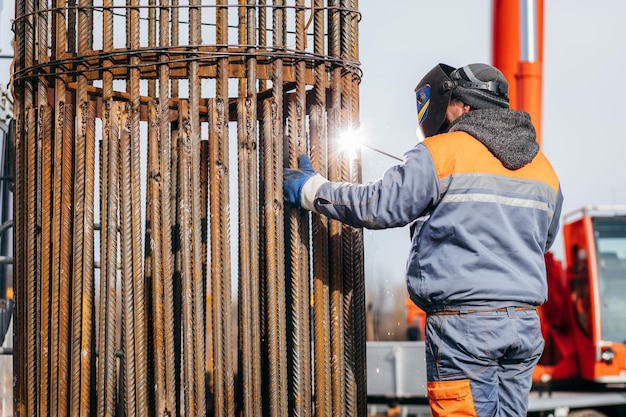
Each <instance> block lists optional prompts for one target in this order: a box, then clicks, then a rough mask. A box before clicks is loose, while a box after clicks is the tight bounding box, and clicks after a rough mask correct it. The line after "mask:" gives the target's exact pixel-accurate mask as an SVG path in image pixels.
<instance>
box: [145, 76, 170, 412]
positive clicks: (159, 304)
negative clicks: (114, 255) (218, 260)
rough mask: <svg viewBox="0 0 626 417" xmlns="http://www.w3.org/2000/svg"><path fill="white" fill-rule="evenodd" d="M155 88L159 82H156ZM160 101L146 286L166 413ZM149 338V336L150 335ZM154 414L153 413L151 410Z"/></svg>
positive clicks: (152, 152) (158, 392)
mask: <svg viewBox="0 0 626 417" xmlns="http://www.w3.org/2000/svg"><path fill="white" fill-rule="evenodd" d="M155 88H156V86H155ZM158 112H159V110H158V109H157V103H155V100H151V101H150V102H149V103H148V143H147V152H148V156H147V161H146V169H147V172H146V247H145V251H146V254H145V258H144V261H145V263H144V268H145V277H146V284H147V286H148V288H147V289H150V290H151V291H150V292H151V301H152V305H151V307H152V310H151V311H150V314H149V315H148V322H149V323H152V326H151V327H149V328H148V329H147V330H148V331H149V332H151V333H149V334H150V336H151V340H152V341H153V343H152V344H151V349H150V352H151V353H152V357H153V358H154V364H153V368H152V370H153V373H152V378H151V380H152V381H151V382H153V383H154V392H150V391H149V392H148V395H149V399H150V401H149V402H150V404H151V406H153V407H154V410H156V413H157V415H159V414H160V415H162V414H163V399H164V398H165V382H164V379H165V366H164V359H165V353H164V340H165V333H164V332H163V327H162V323H163V270H162V253H163V245H162V243H161V227H162V226H161V195H160V188H159V181H160V175H161V174H160V165H159V161H160V159H159V125H158V120H159V119H158V117H159V115H158ZM149 339H150V337H149ZM151 414H153V413H152V412H151Z"/></svg>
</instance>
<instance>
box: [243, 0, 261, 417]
mask: <svg viewBox="0 0 626 417" xmlns="http://www.w3.org/2000/svg"><path fill="white" fill-rule="evenodd" d="M245 4H246V5H247V7H246V8H245V13H244V14H243V16H242V17H243V19H244V20H243V22H242V24H243V26H244V29H245V30H244V33H243V34H244V41H245V44H246V45H248V52H249V53H250V54H251V55H250V57H249V58H248V59H247V61H246V79H245V90H244V91H243V97H245V99H244V100H243V101H240V106H241V108H242V109H241V116H242V117H241V118H240V123H242V127H243V129H241V130H242V131H241V141H240V150H239V152H240V155H241V156H240V164H241V165H242V167H241V173H242V174H243V175H244V176H243V181H242V178H240V184H241V185H240V193H241V192H242V191H243V192H244V195H243V196H242V197H243V198H244V199H245V201H246V209H245V211H246V212H247V214H246V222H245V223H243V222H242V223H241V224H242V226H244V227H245V228H246V229H247V230H242V231H241V232H240V240H241V239H245V240H246V241H247V243H246V248H247V250H246V251H245V252H244V253H245V254H246V256H247V259H246V260H245V264H247V265H249V267H248V271H247V273H246V274H243V273H241V274H240V280H243V281H245V282H247V285H248V290H249V294H248V297H247V299H248V300H249V301H247V300H246V299H245V298H244V299H243V300H241V301H240V304H241V303H248V304H249V305H248V307H246V310H247V318H246V327H245V328H244V329H245V330H244V331H243V332H241V333H242V334H243V335H244V338H246V339H247V341H248V343H247V346H248V349H249V351H248V355H244V357H243V359H242V366H243V364H245V363H246V362H249V363H250V364H252V366H249V370H248V374H247V375H245V376H244V378H245V380H244V387H246V388H247V389H246V391H247V392H246V393H245V395H244V398H247V400H246V406H247V409H246V410H244V414H245V415H248V416H254V415H255V413H257V412H258V411H259V410H261V409H262V402H261V384H262V379H261V370H260V369H259V368H260V366H259V364H260V363H261V298H260V297H261V289H260V280H259V278H260V268H259V253H260V244H259V241H260V237H259V212H260V204H259V181H258V172H259V156H258V129H257V112H258V109H257V97H258V96H257V90H256V81H257V62H256V58H255V57H254V55H253V53H254V46H255V45H256V39H257V16H256V9H255V8H254V7H253V5H254V1H253V0H247V1H246V2H245ZM242 232H243V234H242ZM241 326H242V324H241V323H240V327H241ZM246 356H247V357H246Z"/></svg>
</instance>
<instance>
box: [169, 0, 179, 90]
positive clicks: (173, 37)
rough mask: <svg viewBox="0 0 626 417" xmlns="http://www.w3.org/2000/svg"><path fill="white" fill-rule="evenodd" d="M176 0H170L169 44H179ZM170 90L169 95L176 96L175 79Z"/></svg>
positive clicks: (176, 82) (176, 85)
mask: <svg viewBox="0 0 626 417" xmlns="http://www.w3.org/2000/svg"><path fill="white" fill-rule="evenodd" d="M178 3H179V2H178V0H170V7H169V10H170V13H169V14H170V22H171V27H170V31H169V32H170V43H169V45H180V30H179V25H180V10H179V7H178V6H179V4H178ZM170 83H171V90H170V94H171V97H178V81H177V80H171V81H170Z"/></svg>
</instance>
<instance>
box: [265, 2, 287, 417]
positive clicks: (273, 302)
mask: <svg viewBox="0 0 626 417" xmlns="http://www.w3.org/2000/svg"><path fill="white" fill-rule="evenodd" d="M284 5H285V2H284V0H276V1H275V2H274V6H275V7H274V8H273V10H272V46H273V48H274V49H275V50H277V51H280V50H282V49H283V48H285V44H286V28H285V24H286V22H285V9H284V8H283V6H284ZM273 70H274V72H273V74H272V100H273V102H274V104H273V107H272V115H271V118H272V143H273V145H274V146H275V147H274V152H276V156H275V158H276V162H279V163H280V165H278V166H273V168H274V169H273V172H272V173H271V174H272V177H271V178H269V179H268V180H270V181H272V182H273V184H274V186H273V191H274V193H279V192H280V188H281V186H282V161H283V158H282V141H283V138H284V131H283V94H284V90H283V61H282V59H280V58H277V59H275V60H274V63H273ZM276 140H279V141H280V142H279V143H280V144H281V145H280V146H276V145H275V143H276V142H274V141H276ZM273 198H276V194H274V196H273ZM279 201H280V200H279ZM278 227H280V226H279V225H277V228H278ZM284 235H285V234H284V229H282V228H281V230H280V231H279V230H277V231H276V236H277V237H280V238H282V239H284ZM284 244H285V243H284V240H281V241H278V242H277V243H276V245H275V247H274V248H275V251H276V253H275V254H272V257H273V259H270V260H269V262H276V263H277V264H276V273H277V274H276V276H270V277H268V278H269V279H270V280H271V282H270V284H269V285H271V286H272V287H273V288H272V289H271V290H270V293H271V295H272V296H273V297H274V299H271V298H269V297H268V303H269V305H268V316H269V328H270V334H269V358H270V371H269V372H270V376H269V377H270V380H271V381H275V383H274V384H272V385H271V386H270V398H269V401H270V407H269V411H270V416H281V415H284V413H285V412H287V410H288V409H289V408H288V406H289V404H288V397H287V394H288V393H287V360H286V359H287V355H286V348H287V333H286V332H287V330H286V314H285V311H286V306H285V295H286V294H285V283H284V277H285V269H284V268H285V267H284V264H283V262H282V260H283V259H284V257H285V250H284Z"/></svg>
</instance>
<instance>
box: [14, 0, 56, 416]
mask: <svg viewBox="0 0 626 417" xmlns="http://www.w3.org/2000/svg"><path fill="white" fill-rule="evenodd" d="M37 8H38V11H39V13H38V14H37V15H36V22H37V30H36V35H35V36H36V42H37V45H38V49H37V51H36V54H37V61H38V62H39V63H41V64H45V63H46V62H48V61H49V59H50V57H49V55H48V47H49V39H48V36H49V15H48V12H47V8H48V1H47V0H40V1H38V2H37ZM33 105H34V103H33ZM37 108H38V114H37V117H38V134H37V149H38V152H39V153H40V160H39V165H38V167H37V172H36V173H35V176H36V181H37V196H38V199H39V206H38V210H37V224H38V226H39V227H40V231H41V232H40V236H39V242H38V243H37V246H38V247H39V248H40V252H39V257H38V259H37V267H36V268H37V270H38V271H39V299H38V314H37V318H38V324H37V326H38V335H37V337H36V339H35V340H32V341H30V342H31V344H33V345H34V346H36V349H37V358H36V361H35V363H36V366H37V372H38V382H37V384H38V385H37V396H38V404H33V407H34V409H35V410H37V411H38V412H39V414H40V415H44V413H45V412H47V410H48V407H47V405H48V391H49V388H50V372H49V369H50V368H49V352H50V349H49V348H48V342H49V336H50V297H49V294H50V280H49V278H50V264H49V262H48V261H47V260H49V259H50V245H49V243H50V226H51V225H50V221H49V220H50V218H49V215H50V202H51V200H50V198H51V196H50V173H51V168H50V157H51V152H50V143H51V134H52V130H51V123H52V120H51V118H52V116H51V109H50V106H49V105H48V81H47V80H46V79H44V78H43V77H40V78H39V79H38V80H37ZM15 281H16V280H15V279H14V282H15Z"/></svg>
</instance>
